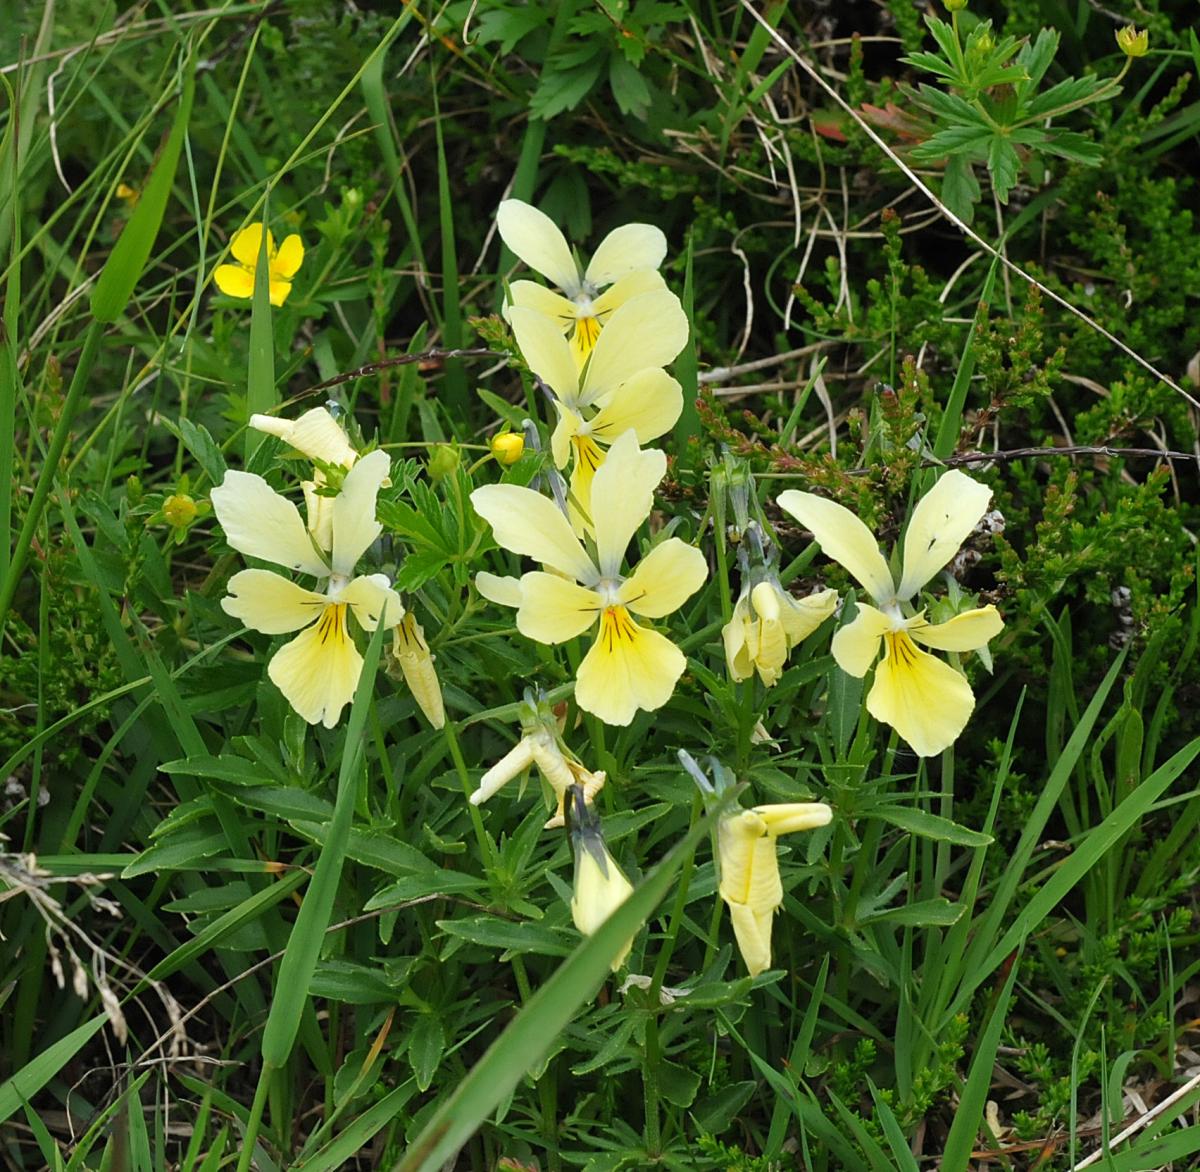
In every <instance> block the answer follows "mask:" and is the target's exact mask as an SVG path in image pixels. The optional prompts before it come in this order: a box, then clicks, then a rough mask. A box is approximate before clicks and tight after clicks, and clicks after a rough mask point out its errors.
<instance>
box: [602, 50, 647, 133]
mask: <svg viewBox="0 0 1200 1172" xmlns="http://www.w3.org/2000/svg"><path fill="white" fill-rule="evenodd" d="M608 85H609V88H610V89H611V90H612V94H613V97H614V98H615V99H616V102H617V108H618V109H619V110H620V111H621V113H622V114H625V115H627V116H628V117H630V118H637V119H639V120H643V119H645V117H646V115H647V113H649V110H650V87H649V86H648V85H647V84H646V81H645V78H643V77H642V75H641V74H640V73H639V72H638V71H637V70H636V69H635V68H634V67H633V66H632V65H630V63H629V62H628V61H626V60H625V58H624V57H620V56H617V55H615V54H614V55H613V56H612V57H611V58H609V62H608Z"/></svg>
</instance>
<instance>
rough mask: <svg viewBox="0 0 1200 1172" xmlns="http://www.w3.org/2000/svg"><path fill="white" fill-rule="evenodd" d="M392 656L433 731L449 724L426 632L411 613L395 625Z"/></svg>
mask: <svg viewBox="0 0 1200 1172" xmlns="http://www.w3.org/2000/svg"><path fill="white" fill-rule="evenodd" d="M392 654H393V655H394V656H395V657H396V662H397V663H399V664H400V670H401V671H402V672H403V673H404V682H405V683H406V684H408V689H409V691H410V692H412V694H413V699H414V700H415V701H416V702H417V707H418V708H420V709H421V711H422V712H423V713H425V719H426V720H428V721H429V723H430V724H431V725H433V727H434V728H443V727H444V726H445V724H446V707H445V704H444V702H443V701H442V685H441V683H440V682H439V681H438V677H437V671H436V670H435V669H434V666H433V656H432V655H431V654H430V651H429V645H428V644H427V643H426V642H425V632H424V631H422V630H421V624H420V623H418V622H417V620H416V619H415V618H414V617H413V614H412V611H409V612H408V613H407V614H405V616H404V618H403V619H401V620H400V622H399V623H397V624H396V626H395V628H394V629H393V631H392Z"/></svg>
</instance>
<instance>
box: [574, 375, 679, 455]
mask: <svg viewBox="0 0 1200 1172" xmlns="http://www.w3.org/2000/svg"><path fill="white" fill-rule="evenodd" d="M682 413H683V390H682V388H681V387H680V386H679V383H677V382H676V381H675V380H674V379H673V378H672V377H671V376H670V375H669V374H667V372H666V371H665V370H660V369H657V368H654V369H650V370H642V371H639V372H638V373H637V374H635V375H634V376H633V377H632V378H630V379H627V380H626V381H625V382H624V383H622V384H621V386H620V387H618V388H617V390H616V391H615V392H614V393H613V394H612V395H611V396H610V397H609V399H608V401H607V402H606V403H605V404H604V406H603V407H601V408H600V410H599V411H598V412H597V413H596V415H595V417H594V418H593V419H592V420H591V421H590V424H589V428H590V431H591V433H592V435H594V436H595V437H596V438H597V439H598V440H600V441H601V442H602V443H605V444H611V443H612V442H613V440H615V439H616V438H617V437H618V436H619V435H621V434H622V433H623V432H626V431H632V432H633V433H634V434H635V435H636V436H637V438H638V443H641V444H645V443H649V442H650V441H651V440H656V439H658V437H659V436H660V435H665V434H666V433H667V432H668V431H670V430H671V428H673V427H674V426H675V424H676V422H678V420H679V416H680V415H681V414H682Z"/></svg>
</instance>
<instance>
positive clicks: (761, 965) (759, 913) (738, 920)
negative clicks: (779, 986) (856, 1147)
mask: <svg viewBox="0 0 1200 1172" xmlns="http://www.w3.org/2000/svg"><path fill="white" fill-rule="evenodd" d="M774 917H775V909H774V908H751V907H746V906H745V905H744V904H733V903H731V904H730V905H729V922H730V923H731V924H732V925H733V935H734V939H735V940H737V946H738V951H739V952H740V953H741V954H742V961H743V963H744V964H745V965H746V972H748V973H749V974H750V976H752V977H757V976H758V974H759V973H763V972H766V971H767V969H769V968H770V967H771V924H772V922H773V920H774Z"/></svg>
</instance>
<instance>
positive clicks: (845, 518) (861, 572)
mask: <svg viewBox="0 0 1200 1172" xmlns="http://www.w3.org/2000/svg"><path fill="white" fill-rule="evenodd" d="M991 497H992V490H991V489H990V488H988V487H987V485H985V484H980V483H979V482H978V481H975V480H972V479H971V478H970V477H969V476H967V475H966V474H965V473H963V472H959V471H958V470H957V469H953V470H951V471H950V472H947V473H946V474H945V475H944V476H943V477H942V478H941V479H940V480H939V481H938V482H937V484H935V485H934V486H933V488H932V489H930V490H929V492H927V493H926V494H925V495H924V496H923V497H922V498H921V500H920V501H919V502H918V504H917V507H916V508H915V509H914V510H913V514H912V517H911V519H910V520H909V522H908V528H907V530H906V531H905V534H904V558H903V566H902V569H901V575H900V581H899V582H898V583H897V582H896V580H895V579H894V578H893V576H892V571H891V570H890V569H889V568H888V563H887V561H886V559H885V558H884V556H883V554H882V553H880V552H879V546H878V545H877V544H876V541H875V538H874V537H873V536H872V534H871V531H870V530H869V529H868V528H867V527H866V526H865V525H864V524H863V523H862V522H861V521H860V520H859V519H858V518H857V517H856V516H855V515H854V514H853V513H852V512H850V510H849V509H846V508H843V507H842V506H841V505H838V504H835V503H834V502H833V501H829V500H825V499H824V498H823V497H819V496H815V495H813V494H812V493H809V492H797V491H795V490H794V489H790V490H789V491H787V492H784V493H780V495H779V506H780V508H782V509H785V510H786V511H787V512H789V513H791V515H792V516H793V517H795V518H796V520H797V521H799V522H800V523H801V524H802V525H804V526H805V527H806V528H808V529H809V530H810V531H811V532H812V535H813V536H814V537H815V538H816V539H817V541H818V543H819V544H820V546H821V548H822V549H823V550H824V551H825V553H826V554H827V555H828V556H829V557H831V558H833V560H834V561H836V562H840V563H841V564H842V565H843V566H844V567H845V568H846V569H847V570H849V571H850V573H851V575H853V577H854V578H856V579H857V580H858V582H859V583H860V585H861V586H862V587H863V589H864V590H866V592H867V593H868V594H869V595H870V596H871V600H872V601H873V602H874V603H875V605H874V606H870V605H868V604H867V603H865V602H860V603H858V615H857V617H856V618H855V619H854V621H853V622H851V623H849V624H847V625H846V626H844V627H841V628H840V629H839V630H838V631H837V633H836V634H835V635H834V637H833V645H832V647H831V648H830V650H831V651H832V653H833V658H834V659H835V660H836V661H837V664H838V666H839V667H840V668H841V669H842V670H843V671H844V672H846V673H847V674H848V675H852V676H856V677H858V678H860V679H861V678H862V677H863V676H865V675H866V674H867V672H868V671H870V670H871V665H872V664H873V663H875V660H876V659H877V658H878V656H879V649H880V646H881V645H882V647H883V659H882V660H880V662H879V665H878V666H877V667H876V669H875V682H874V684H873V685H872V686H871V691H870V692H869V693H868V694H867V711H868V712H870V714H871V715H872V716H873V717H875V719H876V720H879V721H882V722H883V723H884V724H888V725H891V727H892V728H894V729H895V730H896V731H897V732H898V733H899V734H900V736H901V737H903V739H904V740H905V741H907V742H908V744H909V745H910V746H911V747H912V749H913V751H914V752H915V753H916V754H917V755H918V756H919V757H933V756H936V755H937V754H938V753H940V752H941V751H942V750H943V749H946V748H949V747H950V745H952V744H953V743H954V742H955V741H956V740H957V739H958V736H959V734H960V733H961V732H962V730H963V729H964V728H965V727H966V725H967V721H968V720H969V719H970V716H971V712H972V711H973V709H974V707H975V696H974V693H973V692H972V691H971V685H970V684H969V683H967V680H966V677H965V676H964V675H963V674H962V673H961V672H958V671H956V670H955V669H954V668H953V667H951V666H950V665H949V664H947V663H943V662H942V661H941V660H940V659H936V658H935V657H934V656H932V655H930V654H929V653H928V652H925V651H922V650H920V648H918V647H917V645H916V644H917V643H923V644H924V645H925V646H926V647H932V648H934V649H935V650H940V651H959V652H962V651H977V650H979V649H980V648H983V647H986V646H987V643H988V640H989V639H994V638H995V637H996V636H997V635H998V634H999V633H1000V631H1001V630H1002V629H1003V627H1004V620H1003V619H1002V618H1001V617H1000V615H999V613H998V612H997V610H996V608H995V607H994V606H990V605H989V606H983V607H977V608H976V609H974V610H969V611H966V612H964V613H963V614H960V615H957V616H956V617H954V618H952V619H950V620H949V621H948V622H944V623H930V622H928V621H927V620H926V618H925V612H924V610H921V611H917V612H916V613H915V614H914V613H906V609H905V608H907V610H908V611H909V612H911V611H912V610H913V606H912V600H913V599H914V598H915V597H916V596H917V594H918V593H919V592H920V590H921V588H922V587H923V586H924V585H925V584H926V583H927V582H928V581H929V580H930V579H931V578H932V577H933V576H934V575H935V574H936V573H937V572H938V571H939V570H941V569H942V568H943V567H944V566H945V565H946V564H947V563H948V562H949V561H950V559H951V558H953V557H954V555H955V554H956V553H957V552H958V549H959V546H961V545H962V543H963V542H964V541H965V540H966V539H967V537H968V536H969V534H970V533H971V531H972V530H973V529H974V528H975V526H976V525H977V524H978V523H979V520H980V518H982V517H983V515H984V513H985V512H986V511H987V507H988V502H989V501H990V500H991Z"/></svg>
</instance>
